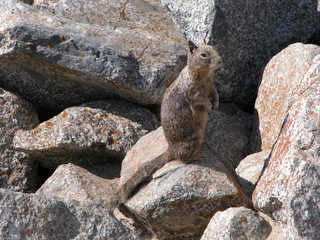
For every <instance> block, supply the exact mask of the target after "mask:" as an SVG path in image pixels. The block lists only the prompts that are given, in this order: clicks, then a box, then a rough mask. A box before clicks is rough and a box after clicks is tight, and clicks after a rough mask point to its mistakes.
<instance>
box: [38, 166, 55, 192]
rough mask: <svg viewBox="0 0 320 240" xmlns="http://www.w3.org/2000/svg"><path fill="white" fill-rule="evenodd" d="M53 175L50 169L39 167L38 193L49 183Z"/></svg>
mask: <svg viewBox="0 0 320 240" xmlns="http://www.w3.org/2000/svg"><path fill="white" fill-rule="evenodd" d="M52 174H53V171H51V170H49V169H48V168H44V167H41V166H39V167H38V174H37V189H36V191H37V190H38V189H39V188H40V187H41V186H42V185H43V184H44V183H45V181H47V179H48V178H49V177H50V176H51V175H52Z"/></svg>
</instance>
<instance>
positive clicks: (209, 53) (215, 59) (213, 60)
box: [188, 38, 222, 71]
mask: <svg viewBox="0 0 320 240" xmlns="http://www.w3.org/2000/svg"><path fill="white" fill-rule="evenodd" d="M188 45H189V54H188V65H189V66H192V68H197V69H198V70H200V71H208V70H213V71H215V70H217V69H218V68H219V67H220V66H221V64H222V59H221V56H220V54H219V53H218V51H217V49H216V47H214V46H211V45H207V44H206V43H205V40H204V38H202V39H201V40H200V44H199V46H197V45H196V44H194V43H193V42H192V41H188Z"/></svg>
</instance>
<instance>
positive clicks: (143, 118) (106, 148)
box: [14, 100, 159, 170]
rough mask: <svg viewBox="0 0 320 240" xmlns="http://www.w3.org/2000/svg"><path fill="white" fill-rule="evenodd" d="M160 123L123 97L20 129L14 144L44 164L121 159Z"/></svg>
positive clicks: (149, 113)
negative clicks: (31, 128) (33, 127)
mask: <svg viewBox="0 0 320 240" xmlns="http://www.w3.org/2000/svg"><path fill="white" fill-rule="evenodd" d="M158 125H159V121H158V120H157V118H156V117H155V116H154V115H153V114H152V113H151V112H150V111H148V110H146V109H144V108H141V107H139V106H137V105H135V104H132V103H128V102H126V101H121V100H118V101H117V100H106V101H100V102H94V103H88V104H83V105H81V106H80V107H71V108H68V109H66V110H64V111H63V112H61V113H60V114H59V115H57V116H55V117H54V118H52V119H50V120H48V121H46V122H43V123H41V124H40V125H39V126H37V127H36V128H35V129H33V130H29V131H21V132H19V133H17V134H16V136H15V138H14V146H15V148H16V149H19V150H20V151H24V152H27V153H28V154H30V156H32V157H33V158H34V159H36V160H37V161H39V162H40V163H41V165H42V166H43V167H46V168H49V169H51V170H52V169H55V168H56V167H58V166H59V165H60V164H63V163H69V162H72V163H77V164H92V163H97V162H106V161H108V159H109V160H110V159H112V158H115V159H121V158H122V157H124V155H125V153H126V152H127V151H128V150H129V149H130V148H131V147H132V146H133V145H134V144H135V143H136V142H137V141H138V140H139V138H141V137H142V136H143V135H145V134H146V133H147V132H148V131H149V130H153V129H155V128H156V127H157V126H158Z"/></svg>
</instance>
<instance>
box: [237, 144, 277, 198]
mask: <svg viewBox="0 0 320 240" xmlns="http://www.w3.org/2000/svg"><path fill="white" fill-rule="evenodd" d="M270 152H271V151H270V150H266V151H262V152H258V153H253V154H251V155H249V156H247V157H246V158H245V159H243V160H241V162H240V164H239V166H238V167H237V168H236V173H237V175H238V178H239V181H240V183H241V186H242V187H243V190H244V191H245V192H246V193H247V194H248V195H249V196H251V194H252V192H253V190H254V187H255V185H256V183H257V182H258V180H259V178H260V176H261V174H262V169H263V167H264V165H265V162H266V160H267V158H268V156H269V154H270Z"/></svg>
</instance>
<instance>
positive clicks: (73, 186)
mask: <svg viewBox="0 0 320 240" xmlns="http://www.w3.org/2000/svg"><path fill="white" fill-rule="evenodd" d="M110 175H111V174H110ZM118 184H119V179H118V178H114V179H106V178H102V177H98V176H96V175H94V174H92V173H91V172H89V171H88V170H86V169H85V168H82V167H79V166H76V165H73V164H71V163H69V164H63V165H60V166H59V167H58V168H57V169H56V171H55V172H54V173H53V174H52V176H50V178H49V179H48V180H47V181H46V182H45V183H44V184H43V185H42V186H41V188H40V189H38V190H37V194H40V195H44V196H55V197H58V198H60V199H71V200H76V201H78V202H80V203H81V204H82V205H85V206H87V207H91V208H97V207H102V208H106V209H110V204H112V201H111V198H112V196H113V195H114V193H115V192H116V191H117V189H118Z"/></svg>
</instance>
